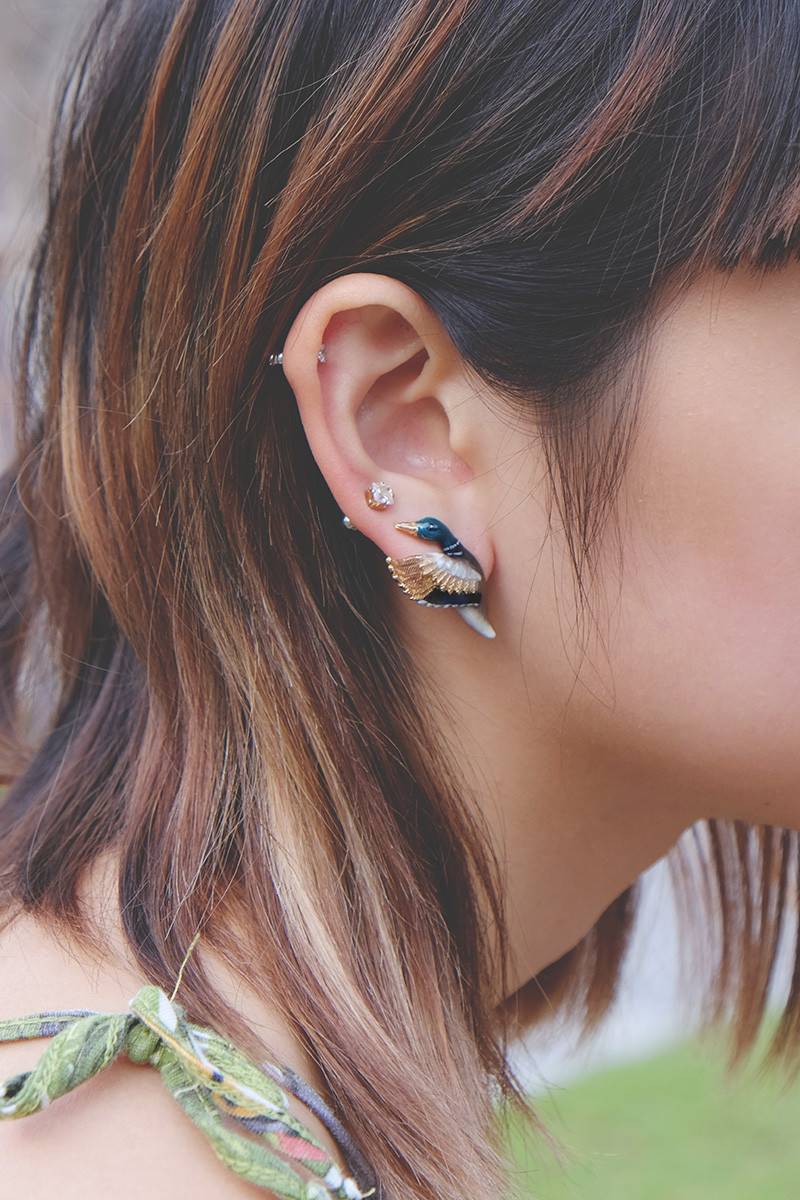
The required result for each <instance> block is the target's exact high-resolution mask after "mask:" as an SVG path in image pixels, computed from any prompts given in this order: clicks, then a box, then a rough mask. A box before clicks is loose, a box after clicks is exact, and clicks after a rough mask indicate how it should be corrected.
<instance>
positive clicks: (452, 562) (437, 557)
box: [423, 553, 482, 583]
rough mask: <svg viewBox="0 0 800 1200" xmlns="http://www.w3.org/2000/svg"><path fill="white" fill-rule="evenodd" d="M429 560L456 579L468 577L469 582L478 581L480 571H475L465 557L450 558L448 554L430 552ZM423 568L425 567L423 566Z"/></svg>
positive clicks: (479, 579)
mask: <svg viewBox="0 0 800 1200" xmlns="http://www.w3.org/2000/svg"><path fill="white" fill-rule="evenodd" d="M430 561H431V563H432V564H435V565H436V567H439V568H440V569H441V570H443V571H447V573H448V574H449V575H453V576H454V577H455V578H456V579H468V580H469V581H470V583H480V581H481V578H482V576H481V573H480V571H476V570H475V568H474V567H473V565H472V563H470V562H467V560H466V559H465V558H451V557H450V555H449V554H443V553H440V554H431V555H430ZM423 569H425V568H423Z"/></svg>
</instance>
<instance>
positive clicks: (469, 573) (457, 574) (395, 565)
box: [386, 517, 495, 638]
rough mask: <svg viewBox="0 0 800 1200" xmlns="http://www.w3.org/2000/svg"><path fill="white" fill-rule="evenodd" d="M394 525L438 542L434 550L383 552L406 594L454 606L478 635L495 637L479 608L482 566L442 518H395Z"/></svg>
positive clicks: (422, 601) (421, 601)
mask: <svg viewBox="0 0 800 1200" xmlns="http://www.w3.org/2000/svg"><path fill="white" fill-rule="evenodd" d="M394 527H395V529H400V530H402V531H403V533H408V534H410V535H411V536H412V537H417V538H423V539H424V540H425V541H428V542H434V543H435V544H436V545H437V546H439V550H438V551H437V550H432V551H428V552H427V553H426V554H412V555H409V556H408V557H407V558H392V557H391V555H388V554H387V556H386V563H387V565H388V567H389V572H390V574H391V575H392V578H393V579H396V580H397V582H398V584H399V585H400V587H401V588H402V589H403V591H404V592H405V593H406V595H407V596H410V597H411V599H412V600H415V601H416V602H417V604H427V605H430V606H431V607H435V608H457V609H458V614H459V616H460V617H463V619H464V620H465V621H466V623H467V624H468V625H470V626H471V627H472V628H473V629H474V630H475V631H476V632H477V633H479V634H481V636H482V637H485V638H493V637H495V631H494V629H493V628H492V626H491V625H490V624H489V622H488V621H487V619H486V617H485V616H484V614H483V613H482V612H481V609H480V603H481V584H482V583H483V568H482V567H481V564H480V563H479V562H478V560H477V558H476V557H475V555H474V554H472V553H471V551H469V550H467V548H466V546H463V545H462V544H461V542H460V541H459V540H458V538H457V537H455V535H454V534H453V533H451V531H450V530H449V529H448V528H447V526H446V525H445V523H444V521H440V520H439V519H438V517H421V518H420V519H419V520H418V521H396V522H395V526H394Z"/></svg>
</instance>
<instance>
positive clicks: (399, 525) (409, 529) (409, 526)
mask: <svg viewBox="0 0 800 1200" xmlns="http://www.w3.org/2000/svg"><path fill="white" fill-rule="evenodd" d="M394 527H395V529H402V531H403V533H410V534H411V535H412V537H419V534H418V533H417V526H416V524H415V523H414V521H395V523H394Z"/></svg>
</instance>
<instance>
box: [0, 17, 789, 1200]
mask: <svg viewBox="0 0 800 1200" xmlns="http://www.w3.org/2000/svg"><path fill="white" fill-rule="evenodd" d="M95 5H96V0H2V8H1V9H0V11H2V17H3V20H2V27H0V79H2V84H0V467H1V466H3V465H4V464H5V463H7V462H8V461H9V459H10V454H11V428H10V421H9V412H10V405H9V390H10V383H11V364H10V345H11V327H12V315H13V311H14V305H15V302H16V298H17V296H18V293H19V288H20V283H21V280H22V279H23V276H24V270H25V266H26V262H27V259H28V256H29V253H30V250H31V244H32V240H33V238H34V237H35V234H36V229H37V225H38V222H39V219H40V216H41V211H42V194H43V178H44V175H43V172H44V164H45V158H46V145H47V134H48V128H49V113H50V108H51V104H52V101H53V97H54V94H55V89H56V85H57V82H58V78H59V75H60V71H61V68H62V65H63V62H64V58H65V55H66V53H67V52H68V50H69V48H70V47H71V46H72V45H74V43H75V41H76V39H77V37H78V36H79V34H80V31H81V29H82V27H83V25H84V23H85V19H86V16H87V14H88V13H89V12H90V11H91V10H92V9H93V8H94V7H95ZM678 949H679V947H678V936H677V928H676V919H675V913H674V909H673V905H672V899H671V894H670V888H669V880H668V877H667V874H666V871H665V869H664V868H663V867H662V866H656V867H655V868H653V869H652V870H651V871H650V872H649V873H648V876H647V878H646V886H645V904H644V908H643V912H642V915H641V919H640V921H639V925H638V927H637V932H636V936H635V939H634V945H633V950H632V953H631V956H630V959H629V962H628V967H627V970H626V972H625V975H624V978H623V981H622V986H621V988H620V993H619V997H618V1000H617V1004H616V1006H615V1008H614V1010H613V1011H612V1013H611V1016H610V1018H609V1019H608V1020H607V1021H606V1022H605V1023H604V1025H603V1026H602V1028H601V1029H600V1030H599V1032H598V1033H597V1035H595V1036H594V1037H592V1038H591V1040H590V1041H589V1042H588V1043H587V1044H585V1045H582V1046H578V1045H577V1044H576V1031H575V1030H574V1029H571V1028H570V1027H568V1026H565V1025H563V1024H559V1023H553V1024H552V1025H550V1026H548V1027H546V1028H543V1029H541V1030H540V1031H539V1032H537V1034H536V1036H535V1037H530V1038H528V1039H526V1041H525V1042H524V1043H521V1044H520V1045H518V1046H517V1047H516V1048H515V1050H514V1064H515V1066H516V1067H517V1069H518V1070H519V1071H520V1073H521V1075H522V1077H523V1079H524V1080H525V1082H526V1084H527V1086H528V1087H529V1088H530V1090H531V1092H532V1093H534V1095H535V1096H536V1104H537V1106H538V1108H539V1110H540V1111H541V1113H542V1115H543V1116H544V1117H545V1120H546V1121H547V1123H548V1124H549V1126H550V1128H551V1130H552V1132H553V1134H554V1135H555V1137H556V1139H558V1141H559V1142H560V1143H561V1154H560V1157H559V1158H558V1159H557V1158H556V1157H555V1156H554V1155H553V1154H551V1153H550V1152H549V1151H547V1150H546V1149H545V1148H543V1147H542V1146H538V1147H533V1148H531V1147H528V1146H523V1145H522V1143H521V1141H519V1140H518V1139H517V1138H516V1137H515V1136H514V1132H513V1130H512V1131H511V1136H512V1138H513V1139H514V1148H515V1153H516V1156H517V1159H518V1162H519V1170H520V1172H521V1173H522V1175H523V1178H524V1180H525V1182H526V1185H528V1186H527V1190H528V1191H529V1193H530V1195H531V1196H538V1197H541V1200H600V1198H601V1197H602V1200H723V1198H724V1200H762V1198H763V1200H766V1198H767V1197H769V1198H770V1200H798V1198H800V1138H798V1136H797V1130H798V1129H800V1088H798V1087H795V1088H794V1089H793V1090H792V1091H789V1092H786V1093H785V1094H784V1093H783V1092H782V1091H781V1086H780V1079H779V1078H778V1076H776V1075H773V1076H771V1077H765V1078H759V1077H758V1076H757V1073H756V1070H755V1068H756V1066H757V1064H758V1056H756V1057H755V1059H754V1061H753V1064H752V1065H751V1067H749V1068H748V1070H747V1071H746V1072H745V1073H744V1075H742V1076H741V1077H738V1078H736V1079H734V1080H726V1078H725V1076H724V1073H723V1066H722V1063H723V1055H722V1046H721V1044H720V1042H719V1040H716V1039H711V1038H705V1039H704V1040H702V1041H699V1040H698V1039H697V1037H696V1036H695V1025H696V1015H695V1014H696V997H695V996H693V995H692V993H691V991H690V989H689V988H688V987H687V986H685V984H684V983H683V982H682V980H681V977H680V972H679V962H678V957H679V956H678ZM0 970H2V964H0ZM788 975H789V961H788V953H787V954H784V956H783V963H782V969H781V970H780V971H779V972H778V977H777V978H776V981H775V988H774V996H775V1001H776V1003H777V1002H778V1001H779V1000H780V999H781V997H782V995H783V994H784V993H785V991H786V988H787V986H788Z"/></svg>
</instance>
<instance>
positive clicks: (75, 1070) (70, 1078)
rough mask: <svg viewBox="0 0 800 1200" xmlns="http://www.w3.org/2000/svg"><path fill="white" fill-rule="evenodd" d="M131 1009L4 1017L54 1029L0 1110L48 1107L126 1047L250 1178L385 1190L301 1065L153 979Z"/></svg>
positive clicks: (33, 1028) (312, 1196)
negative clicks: (226, 1034) (237, 1037)
mask: <svg viewBox="0 0 800 1200" xmlns="http://www.w3.org/2000/svg"><path fill="white" fill-rule="evenodd" d="M176 990H177V988H176ZM129 1010H130V1011H128V1012H122V1013H103V1012H94V1011H92V1010H89V1009H67V1010H61V1011H48V1012H38V1013H32V1014H30V1015H29V1016H23V1017H13V1018H11V1019H9V1020H4V1021H0V1042H4V1041H5V1042H9V1041H17V1040H19V1039H21V1038H36V1037H51V1038H52V1040H51V1041H50V1043H49V1045H48V1046H47V1047H46V1049H45V1050H44V1052H43V1053H42V1056H41V1058H40V1059H39V1061H38V1062H37V1063H36V1065H35V1066H34V1067H33V1069H32V1070H30V1071H23V1072H21V1073H20V1074H18V1075H12V1076H10V1078H8V1079H6V1080H5V1081H4V1082H3V1083H1V1084H0V1119H13V1118H18V1117H26V1116H29V1115H31V1114H33V1113H36V1112H38V1111H40V1110H41V1109H43V1108H45V1107H46V1106H47V1105H48V1104H49V1103H50V1101H51V1100H55V1099H57V1098H58V1097H59V1096H63V1095H64V1094H65V1093H66V1092H68V1091H71V1090H72V1088H75V1087H77V1086H78V1084H80V1083H82V1082H83V1081H84V1080H86V1079H89V1078H90V1077H91V1076H92V1075H95V1074H96V1073H97V1072H98V1071H100V1070H102V1068H103V1067H105V1066H108V1065H109V1064H110V1063H111V1062H113V1061H114V1059H115V1058H117V1056H118V1055H119V1054H123V1053H124V1054H126V1055H127V1057H128V1058H129V1059H131V1060H132V1061H133V1062H136V1063H142V1064H146V1065H150V1066H153V1067H155V1068H156V1070H157V1071H159V1072H160V1074H161V1078H162V1079H163V1080H164V1083H165V1084H166V1086H167V1088H168V1089H169V1091H170V1092H171V1093H172V1095H173V1097H174V1098H175V1100H176V1101H177V1103H178V1104H179V1105H180V1106H181V1108H182V1109H183V1110H184V1112H185V1113H186V1114H187V1116H189V1118H190V1119H191V1120H192V1121H194V1123H195V1125H197V1126H198V1127H199V1128H200V1129H201V1130H202V1132H203V1133H204V1134H205V1135H206V1137H207V1138H208V1140H209V1142H210V1143H211V1147H212V1149H213V1150H214V1152H215V1154H216V1155H217V1157H218V1158H220V1159H221V1160H222V1162H223V1163H225V1165H226V1166H228V1167H230V1169H231V1170H232V1171H235V1172H236V1174H237V1175H241V1176H242V1177H243V1178H245V1179H247V1180H248V1181H249V1182H250V1183H254V1184H256V1185H258V1186H260V1187H263V1188H267V1189H269V1190H270V1191H272V1192H274V1193H275V1194H276V1195H278V1196H283V1197H286V1198H287V1200H328V1198H329V1197H331V1196H335V1197H339V1198H340V1200H362V1197H367V1196H370V1195H372V1194H373V1193H375V1194H376V1195H375V1200H380V1193H379V1189H378V1185H377V1181H376V1180H375V1179H374V1177H373V1174H372V1171H371V1169H370V1168H369V1166H368V1165H367V1163H366V1162H365V1160H364V1158H363V1157H362V1155H361V1154H360V1153H359V1151H358V1149H357V1148H356V1146H355V1144H354V1143H353V1140H352V1138H351V1137H350V1135H349V1134H348V1133H347V1132H346V1130H345V1129H344V1127H343V1126H342V1125H341V1124H340V1122H339V1121H338V1120H337V1118H336V1117H335V1116H334V1114H333V1113H332V1112H331V1110H330V1109H329V1108H328V1106H327V1105H326V1104H325V1102H324V1100H323V1099H322V1097H321V1096H320V1095H319V1094H318V1093H317V1092H316V1091H315V1090H314V1089H313V1088H312V1087H311V1085H310V1084H308V1083H307V1082H305V1081H304V1080H302V1079H301V1078H300V1077H299V1076H298V1075H297V1074H296V1073H295V1072H293V1071H292V1070H291V1069H289V1068H288V1067H278V1066H275V1065H274V1064H272V1063H266V1062H265V1063H261V1064H260V1065H258V1064H256V1063H254V1062H252V1061H251V1060H250V1059H249V1058H247V1056H246V1055H244V1054H243V1053H242V1052H241V1051H240V1050H238V1049H237V1048H236V1047H235V1046H233V1045H232V1044H231V1043H230V1042H228V1041H226V1040H225V1039H224V1038H222V1037H221V1036H220V1035H219V1034H217V1033H215V1032H214V1031H213V1030H211V1029H208V1028H205V1027H204V1026H202V1025H193V1024H192V1023H191V1022H190V1021H187V1019H186V1013H185V1010H184V1009H183V1007H182V1006H181V1005H180V1004H178V1003H177V1002H176V1001H175V999H174V993H173V997H169V996H167V995H166V993H165V992H163V991H162V990H161V988H159V987H155V986H153V985H151V984H147V985H145V986H144V987H142V988H140V989H139V991H138V992H137V993H136V995H135V996H134V997H133V998H132V999H131V1000H130V1001H129ZM284 1089H288V1090H289V1091H291V1092H292V1093H293V1094H294V1095H295V1096H297V1098H298V1099H300V1100H301V1101H302V1102H303V1103H304V1104H305V1105H306V1107H308V1108H310V1109H311V1110H312V1111H313V1112H314V1113H316V1115H317V1116H318V1117H319V1118H320V1120H321V1121H322V1122H323V1124H325V1125H326V1127H327V1128H328V1129H329V1130H330V1132H331V1134H332V1135H333V1137H334V1139H335V1140H336V1142H337V1145H338V1146H339V1147H340V1149H341V1150H342V1154H343V1156H344V1159H345V1162H346V1164H347V1170H352V1171H354V1172H355V1174H356V1176H357V1178H358V1180H359V1182H358V1183H356V1180H355V1179H354V1178H353V1177H352V1176H351V1175H347V1174H344V1172H343V1171H341V1170H340V1169H339V1167H338V1166H337V1165H336V1163H335V1162H333V1160H332V1159H331V1158H330V1157H329V1156H328V1153H327V1151H326V1149H325V1147H324V1146H322V1145H321V1144H320V1142H319V1141H318V1140H317V1138H315V1137H314V1135H313V1134H312V1133H311V1131H310V1130H309V1129H308V1128H306V1126H305V1125H304V1124H303V1123H302V1122H301V1121H299V1120H297V1118H296V1117H294V1116H292V1114H291V1113H290V1112H289V1110H288V1097H287V1095H286V1091H285V1090H284ZM228 1121H229V1122H230V1123H227V1122H228ZM244 1131H246V1132H244ZM248 1135H255V1136H248ZM287 1160H288V1161H287ZM291 1162H294V1163H296V1164H297V1165H298V1166H300V1167H302V1168H304V1169H305V1171H307V1172H308V1173H309V1175H310V1177H309V1175H304V1174H302V1173H301V1172H300V1171H298V1170H296V1169H295V1168H294V1167H293V1166H291V1165H290V1163H291Z"/></svg>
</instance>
